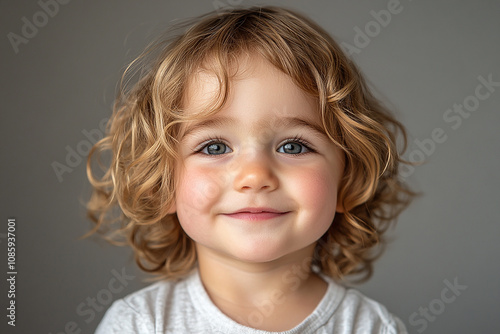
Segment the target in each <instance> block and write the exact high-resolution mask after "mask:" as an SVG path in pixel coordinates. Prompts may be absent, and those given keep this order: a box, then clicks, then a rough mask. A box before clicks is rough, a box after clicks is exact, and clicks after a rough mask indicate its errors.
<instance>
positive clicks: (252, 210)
mask: <svg viewBox="0 0 500 334" xmlns="http://www.w3.org/2000/svg"><path fill="white" fill-rule="evenodd" d="M263 212H270V213H286V212H287V211H280V210H276V209H273V208H264V207H256V208H243V209H239V210H237V211H234V212H229V213H227V214H235V213H263Z"/></svg>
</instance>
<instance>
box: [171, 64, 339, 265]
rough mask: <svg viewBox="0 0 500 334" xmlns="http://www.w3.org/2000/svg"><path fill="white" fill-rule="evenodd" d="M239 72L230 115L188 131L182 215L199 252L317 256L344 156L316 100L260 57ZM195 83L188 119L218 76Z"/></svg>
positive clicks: (254, 257)
mask: <svg viewBox="0 0 500 334" xmlns="http://www.w3.org/2000/svg"><path fill="white" fill-rule="evenodd" d="M239 66H240V67H239V68H240V70H242V69H244V73H243V74H242V75H241V76H239V77H237V78H236V79H235V80H233V82H232V87H231V89H232V91H231V95H230V96H229V100H228V103H227V104H226V105H225V107H224V109H223V110H221V111H220V112H218V113H217V114H216V115H214V116H211V117H210V118H209V119H205V120H197V121H192V122H190V123H187V124H185V125H183V127H182V129H181V131H184V130H187V132H188V133H187V134H186V135H185V136H184V137H182V139H181V142H180V154H181V157H182V159H181V160H182V161H181V162H180V163H179V165H178V168H177V170H176V177H177V181H178V183H177V189H176V204H175V208H174V209H175V210H176V211H177V215H178V218H179V221H180V223H181V225H182V227H183V229H184V231H185V232H186V233H187V234H188V235H189V236H190V237H191V238H192V239H193V240H194V241H195V242H196V243H197V246H198V251H200V249H205V250H207V249H209V250H210V251H215V252H216V253H217V254H219V255H221V256H229V257H231V258H232V259H235V258H236V259H239V260H242V261H245V262H248V261H250V262H267V261H271V260H275V259H279V258H281V257H283V256H285V255H290V254H293V253H297V254H298V252H300V251H304V250H306V249H309V250H311V249H312V248H311V247H314V244H315V243H316V241H317V240H318V239H319V238H320V237H321V236H322V235H323V234H324V233H325V232H326V231H327V229H328V228H329V226H330V224H331V223H332V221H333V218H334V216H335V212H336V210H337V190H338V185H339V181H340V179H341V177H342V171H343V158H342V153H341V151H340V149H338V148H337V147H336V146H335V145H334V144H333V143H332V142H331V141H330V140H329V139H328V138H327V136H326V135H324V134H322V133H321V132H322V130H321V129H322V128H321V120H320V117H319V115H318V112H317V110H316V107H315V101H314V99H312V98H310V97H308V96H307V95H305V94H304V93H303V92H302V91H301V90H300V89H299V88H298V87H297V86H296V85H295V84H294V83H293V82H292V80H291V79H290V78H289V77H287V76H286V75H285V74H283V73H281V72H280V71H279V70H277V69H276V68H274V67H273V66H272V65H270V64H269V63H267V62H266V61H265V60H263V59H261V58H259V57H250V58H242V59H241V60H240V64H239ZM195 79H196V80H193V82H191V84H190V86H189V87H188V88H189V89H188V94H187V96H186V97H187V98H186V103H187V105H186V106H185V107H186V112H187V113H195V112H199V111H200V110H202V108H203V106H204V104H205V103H206V102H207V101H210V98H211V97H213V94H214V93H216V92H217V91H218V85H217V80H216V78H215V76H213V75H211V74H208V73H200V74H198V75H197V76H196V78H195ZM307 124H309V125H307ZM315 128H316V129H318V130H319V131H318V130H315ZM297 138H300V139H297ZM248 208H250V209H248ZM241 210H243V211H247V212H246V213H239V214H235V213H236V212H238V211H241ZM248 211H257V212H258V211H272V212H264V213H255V212H254V213H251V212H248ZM338 211H340V210H338ZM200 247H201V248H200Z"/></svg>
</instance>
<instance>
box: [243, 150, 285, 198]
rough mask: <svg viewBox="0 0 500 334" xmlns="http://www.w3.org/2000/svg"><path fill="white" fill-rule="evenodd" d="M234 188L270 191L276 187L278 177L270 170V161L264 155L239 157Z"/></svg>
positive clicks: (246, 190) (249, 190)
mask: <svg viewBox="0 0 500 334" xmlns="http://www.w3.org/2000/svg"><path fill="white" fill-rule="evenodd" d="M234 188H235V190H237V191H240V192H259V191H267V192H270V191H273V190H275V189H276V188H278V178H277V177H276V175H275V173H274V172H273V170H272V166H271V162H270V161H269V160H268V159H267V158H265V157H257V156H254V157H246V158H243V159H240V162H239V168H238V171H237V174H236V177H235V179H234Z"/></svg>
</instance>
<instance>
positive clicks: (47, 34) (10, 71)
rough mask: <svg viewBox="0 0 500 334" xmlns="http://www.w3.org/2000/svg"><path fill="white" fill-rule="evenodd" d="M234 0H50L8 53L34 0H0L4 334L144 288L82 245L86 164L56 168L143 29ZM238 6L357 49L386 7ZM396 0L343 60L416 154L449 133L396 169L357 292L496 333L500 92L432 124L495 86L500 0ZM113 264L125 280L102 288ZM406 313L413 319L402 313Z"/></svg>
mask: <svg viewBox="0 0 500 334" xmlns="http://www.w3.org/2000/svg"><path fill="white" fill-rule="evenodd" d="M240 2H241V1H236V0H231V1H229V0H220V1H217V2H213V1H211V0H209V1H200V0H197V1H195V0H190V1H182V2H181V1H175V2H174V1H153V0H151V1H131V0H127V1H124V0H120V1H118V0H114V1H85V2H84V1H82V0H73V1H71V2H69V3H68V4H64V5H60V7H59V11H58V13H56V14H55V15H54V16H53V17H49V19H48V22H46V24H43V23H44V22H43V20H42V21H40V22H41V24H40V25H41V27H40V28H38V32H37V33H36V35H34V36H32V37H31V38H29V39H28V43H26V44H20V45H19V50H18V53H15V51H14V48H13V47H12V45H11V43H10V42H9V39H8V37H7V35H8V34H9V33H10V32H13V33H15V34H18V35H21V33H22V31H21V30H22V26H23V24H24V23H23V21H22V18H23V17H26V18H27V19H28V20H29V21H30V22H33V16H34V15H35V16H37V15H38V14H37V13H38V12H39V11H40V10H41V7H40V5H39V4H38V3H37V2H36V1H22V2H21V1H14V0H9V1H1V2H0V13H1V14H0V15H1V20H0V27H1V28H0V32H1V33H2V34H3V36H4V37H3V39H2V42H1V43H0V48H1V54H2V61H1V62H0V64H1V65H0V66H1V68H2V76H1V79H0V80H1V82H2V84H1V85H2V89H1V90H0V94H1V101H2V112H1V123H0V128H1V129H0V136H1V147H2V163H1V173H0V175H1V178H2V181H1V201H0V203H1V213H2V214H1V220H2V225H1V228H0V233H2V234H1V235H0V248H1V249H2V254H6V240H5V233H6V224H7V218H9V217H15V218H16V219H17V241H18V242H17V270H18V276H17V296H16V302H17V321H16V323H17V326H16V327H15V328H12V327H10V326H7V325H6V322H7V319H6V317H5V315H4V314H3V312H6V311H5V307H6V305H7V296H6V294H7V292H6V291H7V287H6V285H5V280H4V279H2V283H1V284H2V285H1V286H0V288H1V291H0V296H1V297H0V305H1V308H0V309H2V310H4V311H2V315H1V317H0V319H2V320H1V321H0V322H1V325H0V326H1V327H0V328H1V332H2V333H54V334H55V333H61V332H62V333H65V332H66V333H71V332H73V330H72V329H71V328H72V326H75V327H78V328H79V329H81V330H82V331H81V332H82V333H91V332H93V330H94V329H95V327H96V326H97V324H98V323H99V320H100V319H101V317H102V316H103V314H104V309H105V308H107V307H108V305H105V306H101V305H100V304H98V305H96V306H95V311H93V312H94V313H95V316H94V317H93V319H91V318H92V317H91V314H90V311H89V310H91V308H90V306H88V305H87V304H86V303H88V302H89V301H91V300H92V298H97V297H100V300H101V302H104V303H105V304H107V303H108V302H110V301H111V299H112V300H115V299H116V298H119V297H122V296H124V295H126V294H128V293H130V292H132V291H134V290H136V289H138V288H140V287H142V286H144V285H145V284H146V283H144V282H142V279H143V278H144V277H146V276H145V275H144V274H142V273H140V272H139V270H137V269H136V267H135V264H134V262H133V260H132V257H131V253H130V251H129V250H128V249H125V248H116V247H113V246H110V245H108V244H106V243H105V242H102V241H98V240H89V239H87V240H78V238H79V236H81V235H82V234H83V233H84V232H86V231H87V230H88V228H89V227H90V223H89V222H88V221H87V220H86V218H85V210H84V208H83V205H82V203H83V201H84V200H85V199H86V198H87V197H88V194H89V188H90V187H89V185H88V182H87V180H86V175H85V164H84V163H83V162H81V163H79V162H78V161H77V160H78V159H76V160H75V161H74V168H72V171H71V172H67V173H65V174H63V175H62V176H61V177H62V182H60V181H59V180H58V177H57V176H56V173H55V172H54V169H53V166H52V164H53V163H54V162H59V163H61V164H64V165H66V164H67V163H66V156H67V154H68V151H67V150H68V148H69V149H70V150H71V149H72V150H77V148H79V150H80V151H85V150H86V146H85V142H86V141H87V139H86V136H85V135H84V133H83V132H82V131H84V130H86V131H92V130H94V132H95V131H100V130H99V122H100V121H101V120H102V119H104V118H106V117H108V116H109V115H110V110H111V104H112V100H113V96H114V89H115V84H116V82H117V81H118V79H119V77H120V73H121V71H122V69H123V68H124V66H125V65H126V64H127V63H128V62H129V61H131V60H132V59H133V58H134V56H136V55H137V54H138V52H139V51H140V50H141V49H142V48H143V47H144V46H145V45H146V44H147V42H148V41H149V40H150V39H151V37H153V36H154V35H155V34H157V33H158V32H160V31H161V30H162V29H164V28H165V27H166V26H167V25H168V23H169V22H170V21H172V20H175V19H179V18H186V17H192V16H196V15H199V14H202V13H205V12H208V11H211V10H214V9H215V7H216V5H218V4H219V5H226V6H231V5H234V4H235V3H240ZM242 3H243V4H275V5H287V6H289V7H291V8H295V9H297V10H299V11H302V12H304V13H306V14H307V15H309V16H310V17H311V18H313V19H314V20H316V21H317V22H318V23H319V24H320V25H322V26H323V27H325V28H326V29H327V30H328V31H329V32H331V33H332V34H333V35H334V37H336V38H337V40H338V41H339V42H344V43H349V44H351V45H354V42H355V36H356V30H355V28H356V27H358V28H359V29H361V30H364V29H365V25H366V24H368V27H371V26H370V24H369V23H370V22H371V21H374V17H373V15H372V14H371V11H372V10H374V11H376V12H378V11H380V10H382V9H387V6H388V3H389V1H388V0H380V1H356V2H354V1H326V0H325V1H319V0H316V1H307V2H306V1H260V2H257V1H246V0H245V1H243V2H242ZM400 6H401V8H402V10H401V12H400V13H398V14H395V15H392V17H391V21H390V23H389V24H387V25H386V26H385V27H382V28H381V29H380V31H379V32H378V33H377V34H375V32H376V31H375V30H373V31H374V33H372V35H374V36H373V37H370V42H369V44H368V45H366V46H364V47H362V48H360V50H359V53H357V54H353V56H352V58H353V59H354V60H355V61H356V62H357V63H358V64H359V66H360V67H361V68H362V70H363V71H364V73H365V74H366V76H367V77H368V78H369V79H370V80H371V82H372V83H373V84H374V85H375V86H376V87H377V88H378V91H379V93H380V95H381V96H383V97H384V98H385V99H387V100H388V101H391V105H392V107H393V108H394V109H395V110H396V112H397V114H398V117H399V118H400V119H401V120H402V121H403V122H404V124H406V125H407V127H408V129H409V132H410V136H411V140H410V143H411V145H410V150H409V152H413V157H417V158H418V157H419V155H418V154H421V153H418V152H417V151H419V150H420V149H419V147H418V146H417V145H416V143H415V140H420V141H422V140H424V139H429V138H431V133H432V131H433V129H435V128H441V129H442V130H443V132H444V134H445V135H446V141H445V142H443V143H438V144H436V145H435V147H434V150H432V151H427V153H428V154H426V158H427V163H426V164H424V165H422V166H419V167H417V168H416V169H415V171H414V172H413V173H412V174H411V175H409V176H408V177H407V180H408V181H409V182H410V183H411V185H413V186H414V187H415V189H417V190H420V191H422V192H423V193H424V196H422V197H420V198H419V199H418V200H416V201H415V202H414V203H413V205H412V206H411V207H410V208H409V209H408V210H407V211H406V212H405V213H404V214H403V215H402V216H401V219H400V221H399V224H398V225H397V228H396V229H394V230H393V233H392V235H393V236H394V242H392V243H391V244H390V246H389V247H388V249H387V252H386V254H385V256H383V257H382V258H381V259H380V261H378V263H377V265H376V271H375V275H374V276H373V278H372V279H371V280H370V281H369V282H368V283H366V284H363V285H361V286H359V287H358V288H359V289H360V290H361V291H362V292H364V293H365V294H366V295H368V296H370V297H372V298H374V299H376V300H378V301H380V302H382V303H383V304H385V305H386V306H387V307H388V309H389V310H391V311H392V312H393V313H395V314H396V315H398V316H399V317H400V318H401V319H402V320H403V321H404V322H405V323H406V325H407V327H408V329H409V331H410V332H412V333H418V332H419V330H420V331H422V330H423V332H425V333H500V323H499V321H498V319H499V300H500V287H499V281H500V280H499V279H500V266H499V260H498V258H499V257H498V251H499V249H500V246H499V243H498V242H497V239H498V238H499V237H500V227H499V225H498V205H499V204H500V203H499V201H498V200H499V195H498V189H499V187H500V181H499V178H498V175H497V171H498V170H499V167H500V159H499V154H498V153H499V148H500V147H499V146H500V140H499V139H500V136H499V134H498V131H497V130H498V124H499V121H500V115H499V113H498V111H499V105H500V87H496V88H495V90H494V92H492V93H491V94H490V96H489V97H488V98H487V99H485V100H481V101H480V104H479V106H477V110H475V111H473V112H471V113H470V117H468V118H463V119H462V123H461V124H460V127H458V128H456V129H453V128H452V127H451V125H453V123H447V122H446V121H445V120H444V119H443V116H444V115H445V113H446V111H447V110H448V109H449V108H452V107H453V105H454V104H462V103H464V100H467V101H468V102H471V101H473V99H471V98H470V96H472V95H474V94H475V88H476V86H477V85H478V84H479V83H480V81H478V78H479V77H480V76H482V77H484V78H488V76H489V75H491V76H492V78H493V80H494V81H496V82H498V81H500V68H499V65H498V59H500V46H499V44H500V43H499V42H500V39H499V37H498V35H499V32H500V21H499V20H498V14H499V13H500V3H499V1H486V0H481V1H439V2H437V1H424V0H421V1H415V0H414V1H410V0H401V5H400ZM37 19H39V20H41V19H43V16H40V17H37ZM372 25H373V23H372ZM371 28H372V29H375V28H374V27H371ZM481 92H482V93H485V92H486V90H484V89H483V90H482V91H481ZM420 151H421V150H420ZM407 156H408V155H407ZM6 257H7V256H6V255H2V260H1V261H2V262H1V263H2V266H1V268H2V270H4V271H5V272H6V271H7V270H6V262H7V261H6ZM113 270H116V271H118V272H121V271H122V270H125V272H126V274H127V275H131V276H134V277H135V278H134V279H133V280H130V281H125V283H124V286H123V289H122V290H121V291H117V290H116V289H117V286H118V285H116V286H115V289H114V290H113V291H114V292H110V289H109V288H108V284H109V282H110V281H112V277H113ZM455 279H456V280H457V282H458V284H460V285H464V286H466V287H467V288H466V289H465V290H462V291H461V292H459V293H460V295H458V296H455V298H454V301H453V302H450V303H443V301H440V300H441V298H442V297H441V292H442V291H443V289H444V288H445V287H446V283H445V282H446V281H448V282H449V283H453V281H454V280H455ZM125 284H126V285H125ZM447 293H448V294H447V295H445V296H447V297H448V298H451V296H453V294H452V293H451V292H447ZM110 296H111V299H109V300H108V299H106V298H108V297H110ZM81 303H83V304H81ZM97 303H99V299H97ZM79 305H80V307H82V308H81V309H80V312H78V311H77V308H78V307H79ZM82 305H83V306H82ZM442 305H444V307H445V308H444V310H443V309H440V306H442ZM429 306H431V307H432V309H433V310H434V312H436V313H439V314H437V315H432V314H431V315H432V316H433V318H431V319H432V321H430V320H422V319H425V318H424V317H423V316H421V315H418V312H419V308H421V307H422V308H424V307H425V308H429ZM82 312H83V314H82ZM414 312H417V316H416V318H415V319H414V320H416V321H418V324H411V323H410V320H409V317H410V316H411V314H412V313H414ZM72 322H74V324H72ZM422 322H427V323H426V328H425V329H424V324H423V323H422ZM65 328H66V329H65ZM76 332H77V331H76Z"/></svg>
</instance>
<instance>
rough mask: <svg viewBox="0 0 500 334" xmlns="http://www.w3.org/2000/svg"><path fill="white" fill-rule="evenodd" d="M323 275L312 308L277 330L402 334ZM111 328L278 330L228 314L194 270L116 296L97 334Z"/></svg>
mask: <svg viewBox="0 0 500 334" xmlns="http://www.w3.org/2000/svg"><path fill="white" fill-rule="evenodd" d="M322 277H323V279H324V280H325V281H327V283H328V289H327V291H326V294H325V296H324V297H323V298H322V299H321V301H320V303H319V304H318V306H317V307H316V309H315V310H314V311H313V312H312V313H311V314H310V315H309V316H308V317H307V318H306V319H304V321H302V322H301V323H300V324H299V325H297V326H296V327H295V328H292V329H290V330H288V331H285V332H279V333H282V334H299V333H301V334H305V333H318V334H319V333H325V334H326V333H328V334H330V333H349V334H350V333H359V334H369V333H384V334H396V333H398V334H400V333H407V331H406V329H405V326H404V324H403V323H402V322H401V320H399V319H398V318H397V317H395V316H393V315H392V314H390V313H389V312H388V311H387V310H386V308H385V307H384V306H382V305H381V304H379V303H377V302H375V301H373V300H371V299H369V298H367V297H365V296H364V295H362V294H361V293H360V292H358V291H356V290H354V289H346V288H344V287H342V286H341V285H339V284H337V283H335V282H334V281H333V280H331V279H330V278H328V277H325V276H322ZM277 307H278V306H277ZM253 316H254V317H255V318H254V319H255V320H254V321H258V320H259V313H255V314H253ZM260 316H262V313H260ZM110 333H120V334H123V333H141V334H142V333H157V334H159V333H162V334H163V333H176V334H179V333H182V334H183V333H191V334H193V333H196V334H198V333H199V334H208V333H227V334H240V333H241V334H269V333H277V332H267V331H262V330H257V329H253V328H250V327H247V326H243V325H241V324H239V323H237V322H236V321H234V320H232V319H231V318H229V317H227V316H226V315H225V314H224V313H222V312H221V311H220V310H219V309H218V308H217V306H215V305H214V304H213V302H212V301H211V300H210V297H209V296H208V294H207V292H206V291H205V288H204V287H203V284H202V283H201V280H200V276H199V274H198V271H194V272H193V273H192V274H191V275H189V276H188V277H186V278H185V279H183V280H181V281H178V282H171V281H160V282H157V283H154V284H152V285H150V286H148V287H146V288H144V289H142V290H139V291H136V292H134V293H132V294H130V295H128V296H126V297H125V298H123V299H119V300H117V301H115V302H114V303H113V304H112V305H111V307H110V308H109V309H108V311H107V312H106V314H105V315H104V318H103V319H102V321H101V323H100V324H99V326H98V328H97V330H96V334H110Z"/></svg>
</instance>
